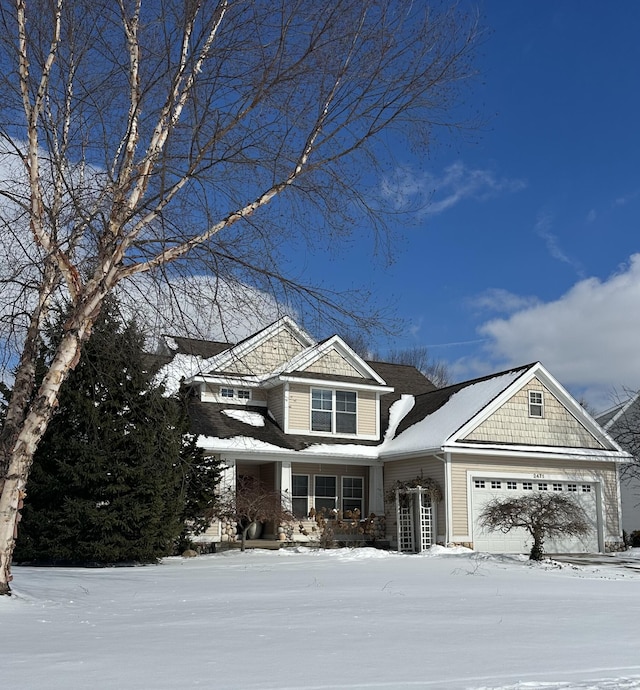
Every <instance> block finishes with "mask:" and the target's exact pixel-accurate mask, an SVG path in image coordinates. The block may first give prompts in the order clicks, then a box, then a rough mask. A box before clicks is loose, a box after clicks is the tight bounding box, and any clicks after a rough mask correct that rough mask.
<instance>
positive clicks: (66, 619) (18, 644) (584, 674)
mask: <svg viewBox="0 0 640 690" xmlns="http://www.w3.org/2000/svg"><path fill="white" fill-rule="evenodd" d="M629 555H630V554H629V553H627V554H626V556H627V557H628V556H629ZM635 555H638V554H637V552H636V554H635ZM625 561H626V559H625ZM603 562H604V564H602V565H601V564H597V565H592V566H575V565H568V564H560V563H556V562H551V561H550V562H544V563H542V564H530V563H529V562H528V561H526V560H525V559H524V557H521V556H502V557H500V556H489V555H487V554H480V553H475V552H471V551H468V550H465V549H457V550H445V549H442V548H439V547H435V548H434V549H432V550H431V551H430V552H428V553H427V554H425V555H421V556H408V555H399V554H396V553H390V552H384V551H376V550H374V549H337V550H332V551H320V550H311V549H297V550H281V551H251V552H247V553H245V554H241V553H239V552H238V551H231V552H226V553H220V554H214V555H210V556H201V557H198V558H194V559H182V558H170V559H166V560H165V561H163V562H162V564H160V565H158V566H146V567H126V568H106V569H71V568H27V567H16V568H14V576H15V580H14V594H15V596H12V597H10V598H8V597H3V598H0V659H1V661H0V687H2V688H11V689H12V690H63V689H64V690H70V689H71V690H73V689H76V688H91V690H102V689H105V690H106V689H109V690H111V689H118V690H163V689H171V690H176V689H177V688H180V689H183V688H216V689H230V690H258V689H260V690H276V689H277V690H294V689H295V690H338V689H342V690H347V689H349V690H355V689H372V688H373V689H376V688H378V689H385V690H402V689H407V688H410V689H415V688H429V689H431V688H442V689H443V690H451V689H462V688H469V689H471V688H473V689H474V690H479V689H483V690H488V689H491V690H495V689H500V690H538V689H544V690H593V689H597V690H602V689H607V690H621V689H625V690H626V689H640V570H638V569H633V568H632V567H628V565H624V563H623V562H622V560H621V559H620V560H618V559H614V558H612V559H608V560H607V559H603ZM638 564H639V565H640V562H638ZM632 565H633V562H632Z"/></svg>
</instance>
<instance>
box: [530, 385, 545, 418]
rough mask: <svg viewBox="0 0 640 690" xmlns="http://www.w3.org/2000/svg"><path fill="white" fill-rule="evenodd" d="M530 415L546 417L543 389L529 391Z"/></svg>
mask: <svg viewBox="0 0 640 690" xmlns="http://www.w3.org/2000/svg"><path fill="white" fill-rule="evenodd" d="M529 417H544V401H543V398H542V391H529Z"/></svg>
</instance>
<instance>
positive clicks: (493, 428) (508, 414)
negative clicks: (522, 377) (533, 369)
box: [464, 379, 604, 449]
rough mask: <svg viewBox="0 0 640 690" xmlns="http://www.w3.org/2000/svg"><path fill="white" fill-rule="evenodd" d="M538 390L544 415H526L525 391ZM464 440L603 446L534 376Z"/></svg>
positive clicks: (574, 446) (599, 447) (526, 398)
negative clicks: (541, 397) (542, 401)
mask: <svg viewBox="0 0 640 690" xmlns="http://www.w3.org/2000/svg"><path fill="white" fill-rule="evenodd" d="M530 390H535V391H541V392H542V393H543V400H544V417H542V418H538V417H529V391H530ZM464 440H465V441H484V442H497V443H512V444H527V445H534V444H537V445H545V446H564V447H571V448H594V449H603V448H604V446H603V445H602V444H601V443H600V442H599V441H598V440H597V439H596V438H594V436H593V435H592V434H591V433H590V432H589V431H587V429H586V428H585V427H584V426H583V425H582V424H581V423H580V422H579V421H578V420H577V419H576V418H575V417H574V416H573V415H572V414H571V413H570V412H569V411H568V410H567V409H566V408H565V407H564V405H562V404H561V403H560V402H559V401H558V399H557V398H556V397H555V396H554V395H552V394H551V392H550V391H549V390H548V389H547V388H545V386H543V385H542V383H541V382H540V381H539V380H538V379H532V380H531V381H530V382H529V383H528V384H527V385H525V386H523V388H522V389H521V390H519V391H518V392H517V393H515V394H514V395H513V396H512V397H511V398H510V399H509V400H507V402H505V403H504V405H502V406H501V407H500V409H499V410H497V411H496V412H495V413H494V414H492V415H491V416H490V417H489V418H488V419H487V420H486V421H484V422H483V423H482V424H481V425H480V426H478V427H477V428H476V429H474V431H473V432H472V433H470V434H469V435H468V436H467V437H466V438H465V439H464Z"/></svg>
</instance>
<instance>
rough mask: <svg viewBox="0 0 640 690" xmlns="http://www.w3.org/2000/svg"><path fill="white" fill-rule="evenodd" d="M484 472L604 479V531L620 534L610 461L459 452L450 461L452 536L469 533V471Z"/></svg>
mask: <svg viewBox="0 0 640 690" xmlns="http://www.w3.org/2000/svg"><path fill="white" fill-rule="evenodd" d="M468 471H471V472H473V473H474V475H475V476H482V473H483V472H497V473H500V474H503V475H504V477H505V478H507V477H509V476H511V475H512V474H515V475H518V476H522V477H523V478H524V477H531V478H533V475H534V474H544V475H560V476H562V477H564V478H565V481H571V480H573V479H575V480H576V481H578V482H580V481H585V482H589V481H594V479H599V480H600V481H601V482H602V494H603V495H602V498H603V502H604V506H603V515H604V518H605V532H606V533H607V534H612V535H617V534H619V533H620V525H619V519H618V492H617V478H616V468H615V466H614V465H613V463H610V462H589V461H580V460H577V461H572V462H569V461H564V462H558V463H552V462H551V461H549V460H546V461H545V460H539V461H537V460H535V459H533V460H532V459H530V458H508V457H505V458H504V459H499V458H492V459H491V460H490V461H479V460H477V459H473V458H469V457H464V456H457V457H454V458H452V461H451V489H452V495H453V539H454V540H455V537H456V535H458V536H462V535H467V534H468V532H469V515H468V511H467V472H468Z"/></svg>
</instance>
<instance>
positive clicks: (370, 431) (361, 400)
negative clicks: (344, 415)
mask: <svg viewBox="0 0 640 690" xmlns="http://www.w3.org/2000/svg"><path fill="white" fill-rule="evenodd" d="M376 399H377V396H376V394H375V393H374V392H373V391H358V403H357V406H356V409H357V411H358V434H359V435H361V436H376V434H378V433H379V432H378V424H377V413H378V406H377V405H376ZM376 438H377V436H376Z"/></svg>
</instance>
